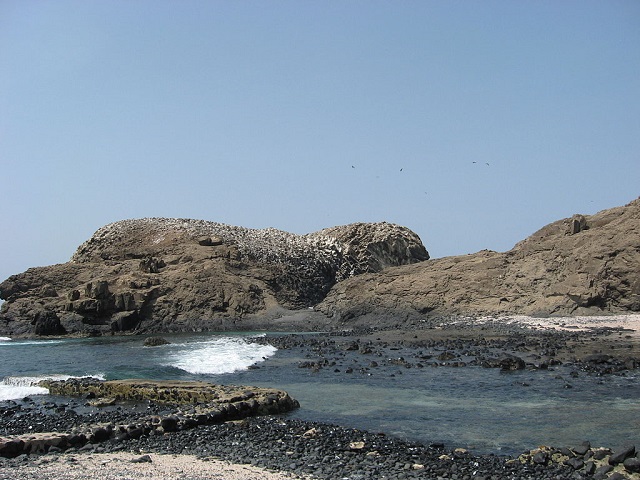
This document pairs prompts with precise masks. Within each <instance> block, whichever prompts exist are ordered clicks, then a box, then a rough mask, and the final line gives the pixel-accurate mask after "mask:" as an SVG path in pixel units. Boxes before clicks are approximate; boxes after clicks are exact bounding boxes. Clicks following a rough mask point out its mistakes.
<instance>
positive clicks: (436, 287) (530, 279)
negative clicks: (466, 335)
mask: <svg viewBox="0 0 640 480" xmlns="http://www.w3.org/2000/svg"><path fill="white" fill-rule="evenodd" d="M317 310H319V311H321V312H323V313H324V314H326V315H328V316H329V317H331V318H333V319H334V321H338V322H351V323H353V322H356V321H359V322H362V323H366V324H371V323H373V322H375V321H378V322H381V321H383V320H384V321H387V322H395V323H399V322H400V323H401V322H402V321H405V320H407V319H412V320H416V321H419V319H421V318H424V316H425V315H496V314H507V315H509V314H522V315H537V314H540V315H578V314H586V315H589V314H603V313H625V312H637V311H640V199H637V200H635V201H633V202H631V203H629V204H628V205H626V206H623V207H617V208H613V209H610V210H605V211H602V212H600V213H597V214H595V215H592V216H586V215H575V216H573V217H572V218H566V219H563V220H559V221H557V222H554V223H551V224H550V225H547V226H545V227H544V228H542V229H540V230H538V231H537V232H535V233H534V234H533V235H531V236H530V237H528V238H527V239H525V240H524V241H522V242H520V243H518V244H517V245H516V246H515V247H514V248H513V249H512V250H510V251H508V252H504V253H498V252H493V251H488V250H484V251H481V252H478V253H475V254H471V255H463V256H456V257H446V258H441V259H436V260H429V261H427V262H422V263H420V264H416V265H408V266H399V267H395V268H389V269H387V270H384V271H383V272H380V273H377V274H367V275H362V276H358V277H354V278H350V279H347V280H345V281H344V282H341V283H339V284H337V285H336V286H335V287H334V288H333V289H332V291H331V292H330V293H329V294H328V295H327V297H326V298H325V299H324V300H323V301H322V302H321V303H320V304H319V305H318V306H317ZM356 319H357V320H356Z"/></svg>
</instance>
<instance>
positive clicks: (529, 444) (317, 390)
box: [0, 333, 640, 454]
mask: <svg viewBox="0 0 640 480" xmlns="http://www.w3.org/2000/svg"><path fill="white" fill-rule="evenodd" d="M164 337H165V338H167V339H168V340H169V341H170V342H171V343H170V344H168V345H162V346H158V347H144V346H143V341H144V337H103V338H92V339H65V340H29V341H25V340H10V339H7V338H0V400H6V399H20V398H23V397H24V396H27V395H28V396H30V397H31V398H32V399H42V401H43V402H44V401H46V399H47V393H48V392H47V391H46V390H45V389H42V388H40V387H37V386H35V383H37V381H39V380H41V379H43V378H61V379H62V378H69V377H75V376H94V377H97V378H101V379H121V378H152V379H182V380H202V381H210V382H215V383H221V384H244V385H255V386H266V387H275V388H281V389H284V390H286V391H287V392H289V394H290V395H291V396H293V397H294V398H296V399H297V400H299V401H300V403H301V408H300V409H299V410H296V411H295V412H292V413H290V414H288V415H289V416H292V417H297V418H302V419H305V420H314V421H322V422H328V423H337V424H340V425H344V426H348V427H353V428H360V429H368V430H372V431H378V432H384V433H386V434H389V435H395V436H399V437H402V438H406V439H410V440H416V441H421V442H425V443H432V442H443V443H445V444H446V445H448V446H450V447H465V448H468V449H470V450H472V451H474V452H476V453H499V454H518V453H521V452H522V451H524V450H528V449H531V448H535V447H537V446H538V445H542V444H546V445H554V446H570V445H575V444H579V443H581V442H582V441H584V440H589V441H591V443H592V444H593V445H602V446H610V447H616V446H620V445H623V444H629V443H632V444H636V445H640V438H639V437H638V435H639V433H638V432H640V376H639V375H638V374H636V373H630V374H627V375H626V376H605V377H597V376H592V375H587V374H580V375H579V376H578V377H574V376H571V375H570V371H569V370H568V369H567V370H564V369H563V368H562V367H559V368H558V369H556V370H549V371H529V370H523V371H517V372H509V373H504V372H500V371H499V370H497V369H484V368H479V367H465V368H452V367H438V368H411V369H404V368H403V369H400V367H398V366H383V367H380V368H377V369H369V370H366V369H361V368H358V366H359V363H358V362H360V364H362V365H361V366H363V365H364V364H365V362H368V361H369V360H370V359H368V358H364V357H363V356H362V355H358V354H357V353H353V354H348V355H344V356H343V358H340V359H338V361H337V364H336V365H335V366H332V367H328V368H323V369H321V370H320V371H317V372H314V371H312V370H310V369H306V368H298V365H299V364H300V363H301V362H303V361H307V360H309V358H308V357H307V356H306V355H307V354H308V352H306V351H305V350H303V349H300V348H293V349H288V350H277V349H276V348H274V347H272V346H270V345H264V344H262V343H263V342H260V343H257V342H256V335H252V334H246V333H243V334H229V333H225V334H200V335H172V336H169V335H165V336H164ZM267 340H268V338H267ZM393 353H395V352H389V354H390V355H391V354H393ZM348 366H352V367H354V371H353V373H346V367H348ZM250 367H251V368H250Z"/></svg>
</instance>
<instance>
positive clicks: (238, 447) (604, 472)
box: [0, 403, 640, 480]
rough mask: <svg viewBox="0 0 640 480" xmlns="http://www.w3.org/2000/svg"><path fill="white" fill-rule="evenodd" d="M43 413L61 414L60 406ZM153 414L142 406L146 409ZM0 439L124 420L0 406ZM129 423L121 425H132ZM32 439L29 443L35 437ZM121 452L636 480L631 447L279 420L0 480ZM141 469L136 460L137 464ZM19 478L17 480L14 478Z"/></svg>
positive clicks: (167, 437) (298, 466)
mask: <svg viewBox="0 0 640 480" xmlns="http://www.w3.org/2000/svg"><path fill="white" fill-rule="evenodd" d="M45 408H47V409H49V410H52V411H59V410H60V409H61V408H64V409H65V410H68V408H67V407H64V405H63V404H60V403H55V404H54V403H51V404H49V405H47V406H46V407H45ZM157 408H158V406H157V405H155V404H148V405H147V409H150V410H155V409H157ZM0 412H2V415H3V418H4V419H5V421H4V422H3V423H4V425H3V430H4V432H3V434H6V433H8V432H15V431H20V430H22V429H29V428H31V429H32V430H34V429H35V430H40V429H45V430H48V429H52V428H57V429H59V430H60V429H64V428H65V427H66V428H69V427H72V425H77V424H78V422H82V421H95V420H97V419H100V420H102V421H105V420H111V423H112V424H114V423H117V422H118V421H122V420H124V418H123V416H122V415H123V414H122V412H121V411H120V412H113V413H108V412H98V411H91V412H87V413H84V414H82V415H77V416H75V415H73V417H74V418H73V419H71V418H70V416H69V415H66V416H63V417H62V418H60V417H58V416H56V415H53V414H51V413H49V414H45V415H42V411H41V409H39V408H35V407H29V406H23V407H22V408H20V409H19V410H16V409H15V406H14V410H11V409H10V408H9V407H8V406H6V405H5V406H3V407H2V409H1V410H0ZM135 420H136V419H135V418H133V419H130V420H129V421H134V422H135ZM32 435H36V434H35V433H34V434H32ZM115 452H129V453H131V454H134V455H137V456H143V455H148V454H151V453H153V454H165V455H176V454H177V455H187V454H188V455H194V456H196V457H197V458H201V459H222V460H225V461H229V462H232V463H235V464H247V465H252V466H256V467H261V468H265V469H269V470H273V471H282V472H290V473H292V474H294V475H296V476H310V477H311V478H319V479H334V478H347V479H354V480H355V479H370V478H371V479H373V478H389V479H392V478H393V479H403V478H434V479H435V478H442V479H444V478H450V479H460V480H462V479H475V480H480V479H485V480H488V479H506V478H509V479H513V480H519V479H523V480H524V479H529V480H531V479H569V478H571V479H576V480H578V479H583V478H584V479H587V478H594V479H598V478H599V479H610V480H615V479H625V478H626V479H636V478H640V477H639V475H638V474H637V473H633V472H638V465H639V463H640V459H639V458H638V457H637V456H636V452H635V448H634V447H626V448H623V449H618V450H616V451H612V450H610V449H606V448H591V446H590V445H589V444H588V443H586V442H585V443H582V444H580V445H574V446H571V447H563V448H548V447H543V448H539V449H536V450H533V451H531V452H526V453H525V454H523V455H521V456H520V457H518V458H511V457H503V456H497V455H473V454H471V453H469V452H467V451H466V450H464V449H446V448H445V447H444V446H443V445H441V444H431V445H424V444H419V443H412V442H407V441H404V440H400V439H397V438H393V437H389V436H386V435H384V434H382V433H376V432H367V431H361V430H356V429H349V428H344V427H340V426H337V425H328V424H320V423H315V422H305V421H301V420H293V419H288V418H286V417H285V416H266V417H253V418H248V419H244V420H240V421H232V422H224V423H220V424H211V425H201V426H197V427H191V428H188V427H186V426H185V427H183V428H179V429H177V430H175V431H166V432H161V433H156V434H151V435H140V436H123V435H118V436H114V437H111V438H108V439H104V440H102V441H99V439H98V438H92V439H91V441H90V442H87V443H85V444H84V445H82V446H80V445H77V446H73V445H70V446H68V447H67V448H60V447H56V446H51V447H49V448H48V449H47V451H46V452H40V453H38V454H31V455H27V454H21V455H18V456H16V457H13V458H0V467H1V468H2V469H4V471H5V472H14V473H15V474H16V475H19V472H20V468H21V467H25V466H28V465H33V464H34V463H38V462H42V461H43V459H46V461H47V462H50V461H52V460H51V457H64V458H70V457H72V456H78V455H83V454H92V453H115ZM141 461H143V460H141ZM17 478H19V476H18V477H17Z"/></svg>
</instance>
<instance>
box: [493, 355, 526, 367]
mask: <svg viewBox="0 0 640 480" xmlns="http://www.w3.org/2000/svg"><path fill="white" fill-rule="evenodd" d="M482 366H483V367H485V368H500V369H501V370H505V371H509V370H522V369H524V368H525V366H526V364H525V362H524V360H522V359H521V358H520V357H517V356H515V355H507V354H505V355H503V356H501V357H499V358H486V359H484V360H483V361H482Z"/></svg>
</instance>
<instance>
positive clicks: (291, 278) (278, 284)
mask: <svg viewBox="0 0 640 480" xmlns="http://www.w3.org/2000/svg"><path fill="white" fill-rule="evenodd" d="M428 258H429V254H428V253H427V251H426V249H425V248H424V246H423V245H422V242H421V241H420V239H419V238H418V236H417V235H416V234H415V233H413V232H412V231H410V230H409V229H407V228H404V227H401V226H398V225H393V224H389V223H375V224H365V223H356V224H351V225H346V226H341V227H333V228H328V229H325V230H321V231H319V232H316V233H312V234H308V235H295V234H291V233H287V232H283V231H281V230H276V229H273V228H269V229H264V230H254V229H247V228H242V227H234V226H230V225H224V224H219V223H215V222H206V221H201V220H186V219H167V218H149V219H141V220H125V221H121V222H116V223H113V224H110V225H106V226H105V227H103V228H101V229H99V230H98V231H97V232H96V233H95V234H94V235H93V236H92V237H91V238H90V239H89V240H87V241H86V242H85V243H84V244H82V245H80V247H79V248H78V249H77V251H76V252H75V253H74V255H73V257H72V258H71V260H70V261H69V262H67V263H64V264H59V265H52V266H48V267H39V268H31V269H29V270H27V271H26V272H24V273H21V274H18V275H14V276H11V277H10V278H9V279H7V280H5V281H4V282H3V283H1V284H0V298H2V299H4V300H6V302H5V303H4V304H3V306H2V311H1V313H0V332H1V333H2V334H5V335H10V336H16V335H28V334H35V335H61V334H67V333H75V334H93V335H95V334H102V333H109V332H112V333H122V332H129V331H137V332H142V333H145V332H176V331H204V330H225V329H232V328H233V329H249V328H256V327H259V326H267V327H268V326H269V322H270V321H271V320H272V319H273V318H278V317H282V316H283V314H285V313H287V311H290V310H302V311H304V312H307V311H308V308H309V307H312V306H314V305H316V304H317V303H319V302H320V301H321V300H322V299H323V298H324V297H325V295H326V294H327V293H328V292H329V290H330V289H331V287H333V286H334V285H335V284H336V283H337V282H339V281H341V280H344V279H346V278H349V277H352V276H354V275H358V274H361V273H366V272H380V271H382V270H383V269H384V268H387V267H390V266H398V265H404V264H410V263H415V262H420V261H424V260H427V259H428ZM312 327H313V325H310V324H308V323H305V324H304V325H303V326H302V327H301V328H312Z"/></svg>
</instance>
